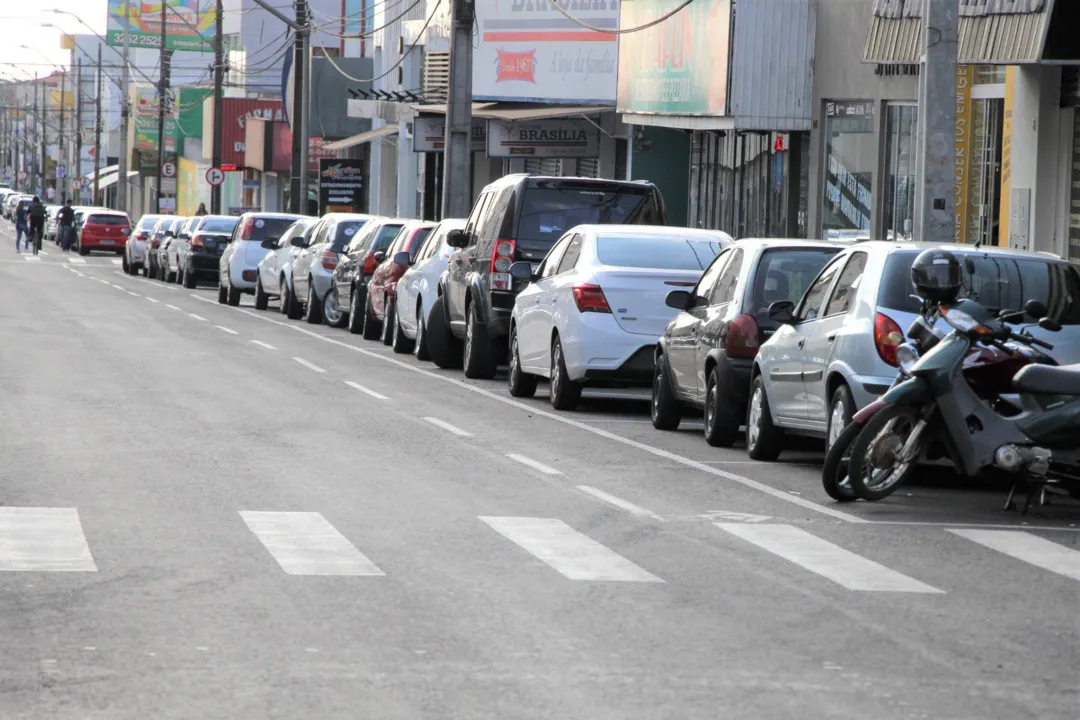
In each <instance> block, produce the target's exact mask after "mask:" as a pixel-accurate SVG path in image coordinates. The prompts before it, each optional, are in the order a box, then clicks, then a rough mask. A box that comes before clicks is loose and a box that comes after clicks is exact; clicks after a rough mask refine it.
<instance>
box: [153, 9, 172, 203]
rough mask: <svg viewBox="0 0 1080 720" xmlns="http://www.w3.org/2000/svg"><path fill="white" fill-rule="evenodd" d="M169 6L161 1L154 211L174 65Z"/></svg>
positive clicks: (162, 160) (159, 186) (163, 160)
mask: <svg viewBox="0 0 1080 720" xmlns="http://www.w3.org/2000/svg"><path fill="white" fill-rule="evenodd" d="M168 8H169V5H168V3H166V2H165V0H162V2H161V62H160V65H161V84H160V85H158V122H157V132H158V152H157V193H155V196H154V197H155V200H154V212H155V213H158V214H160V213H161V166H162V165H164V164H165V111H166V109H167V107H168V104H169V70H170V66H171V65H172V50H168V49H167V48H166V47H165V43H166V40H167V35H166V33H167V28H166V25H165V17H166V15H167V10H168Z"/></svg>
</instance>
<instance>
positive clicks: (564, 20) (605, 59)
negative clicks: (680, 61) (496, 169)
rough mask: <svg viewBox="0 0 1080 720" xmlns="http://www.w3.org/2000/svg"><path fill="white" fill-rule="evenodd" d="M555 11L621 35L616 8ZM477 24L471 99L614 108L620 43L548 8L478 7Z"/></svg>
mask: <svg viewBox="0 0 1080 720" xmlns="http://www.w3.org/2000/svg"><path fill="white" fill-rule="evenodd" d="M697 2H702V0H697ZM560 5H561V6H562V7H563V9H565V10H566V11H567V12H568V13H570V14H572V15H573V16H574V17H576V18H577V19H578V20H580V21H581V22H583V23H587V24H589V25H592V26H593V28H602V29H608V28H610V29H612V30H614V29H616V28H618V27H619V0H600V1H599V2H581V1H580V0H561V1H560ZM476 24H477V27H478V29H479V32H478V35H477V39H476V42H477V45H476V46H475V48H476V49H475V50H473V77H472V82H473V98H474V99H476V100H509V101H518V102H521V101H532V102H565V103H584V104H610V103H612V102H614V100H615V88H616V84H617V75H618V70H619V43H618V36H616V35H613V34H611V33H607V32H598V31H597V30H595V29H590V28H587V27H583V26H582V25H579V24H578V23H575V22H574V21H573V20H571V19H570V18H568V17H566V16H565V15H563V14H562V13H561V12H559V10H558V8H556V7H555V5H554V4H553V3H551V2H550V0H487V1H486V2H482V3H476Z"/></svg>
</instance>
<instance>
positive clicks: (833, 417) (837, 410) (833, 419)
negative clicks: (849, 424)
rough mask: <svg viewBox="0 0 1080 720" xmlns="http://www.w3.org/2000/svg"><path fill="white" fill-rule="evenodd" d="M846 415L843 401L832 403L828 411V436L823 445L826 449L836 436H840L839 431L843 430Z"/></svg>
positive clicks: (834, 440) (830, 445)
mask: <svg viewBox="0 0 1080 720" xmlns="http://www.w3.org/2000/svg"><path fill="white" fill-rule="evenodd" d="M846 415H847V412H846V411H845V410H844V403H843V401H842V400H837V401H836V403H835V404H834V405H833V409H832V412H831V413H829V437H828V440H827V443H826V446H825V449H826V451H827V450H828V449H829V448H831V447H832V446H833V444H834V443H835V442H836V438H838V437H840V433H842V432H844V425H845V423H844V419H845V416H846Z"/></svg>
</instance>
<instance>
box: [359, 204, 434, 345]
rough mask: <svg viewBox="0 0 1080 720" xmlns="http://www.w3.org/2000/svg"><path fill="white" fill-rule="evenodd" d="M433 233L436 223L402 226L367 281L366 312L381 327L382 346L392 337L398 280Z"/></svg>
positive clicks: (390, 340) (406, 224) (417, 223)
mask: <svg viewBox="0 0 1080 720" xmlns="http://www.w3.org/2000/svg"><path fill="white" fill-rule="evenodd" d="M434 229H435V223H433V222H424V221H420V220H417V221H413V222H408V223H405V224H404V225H402V226H401V230H400V231H399V232H398V234H397V237H395V238H394V242H392V243H390V247H389V248H387V250H386V258H385V259H384V260H383V261H382V263H381V264H380V265H379V267H377V268H376V269H375V274H374V275H372V276H371V280H369V281H368V287H367V305H368V308H367V310H368V314H369V316H370V317H372V318H374V319H376V320H378V321H379V322H380V323H382V341H383V344H384V345H389V344H390V343H391V342H392V341H393V337H394V328H393V325H394V317H395V315H394V300H395V299H396V297H397V284H398V280H400V279H401V276H402V275H404V274H405V271H406V270H408V269H409V266H410V265H412V263H413V261H414V260H416V253H417V251H418V250H419V249H420V246H421V245H423V244H424V241H425V240H427V236H428V235H430V234H431V231H432V230H434Z"/></svg>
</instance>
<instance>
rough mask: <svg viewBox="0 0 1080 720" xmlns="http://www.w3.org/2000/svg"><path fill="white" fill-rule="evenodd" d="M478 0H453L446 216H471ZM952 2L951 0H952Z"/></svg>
mask: <svg viewBox="0 0 1080 720" xmlns="http://www.w3.org/2000/svg"><path fill="white" fill-rule="evenodd" d="M474 1H475V0H453V5H452V6H451V10H450V12H451V17H450V21H451V27H452V31H451V35H450V78H449V81H450V88H449V90H450V91H449V93H448V94H447V98H446V149H445V150H444V155H443V162H444V166H443V186H442V210H443V215H442V216H443V217H444V218H463V217H468V216H469V209H470V206H471V205H472V147H471V145H472V30H473V22H474V18H475V12H476V6H475V5H474ZM949 1H950V2H951V1H952V0H949Z"/></svg>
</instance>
